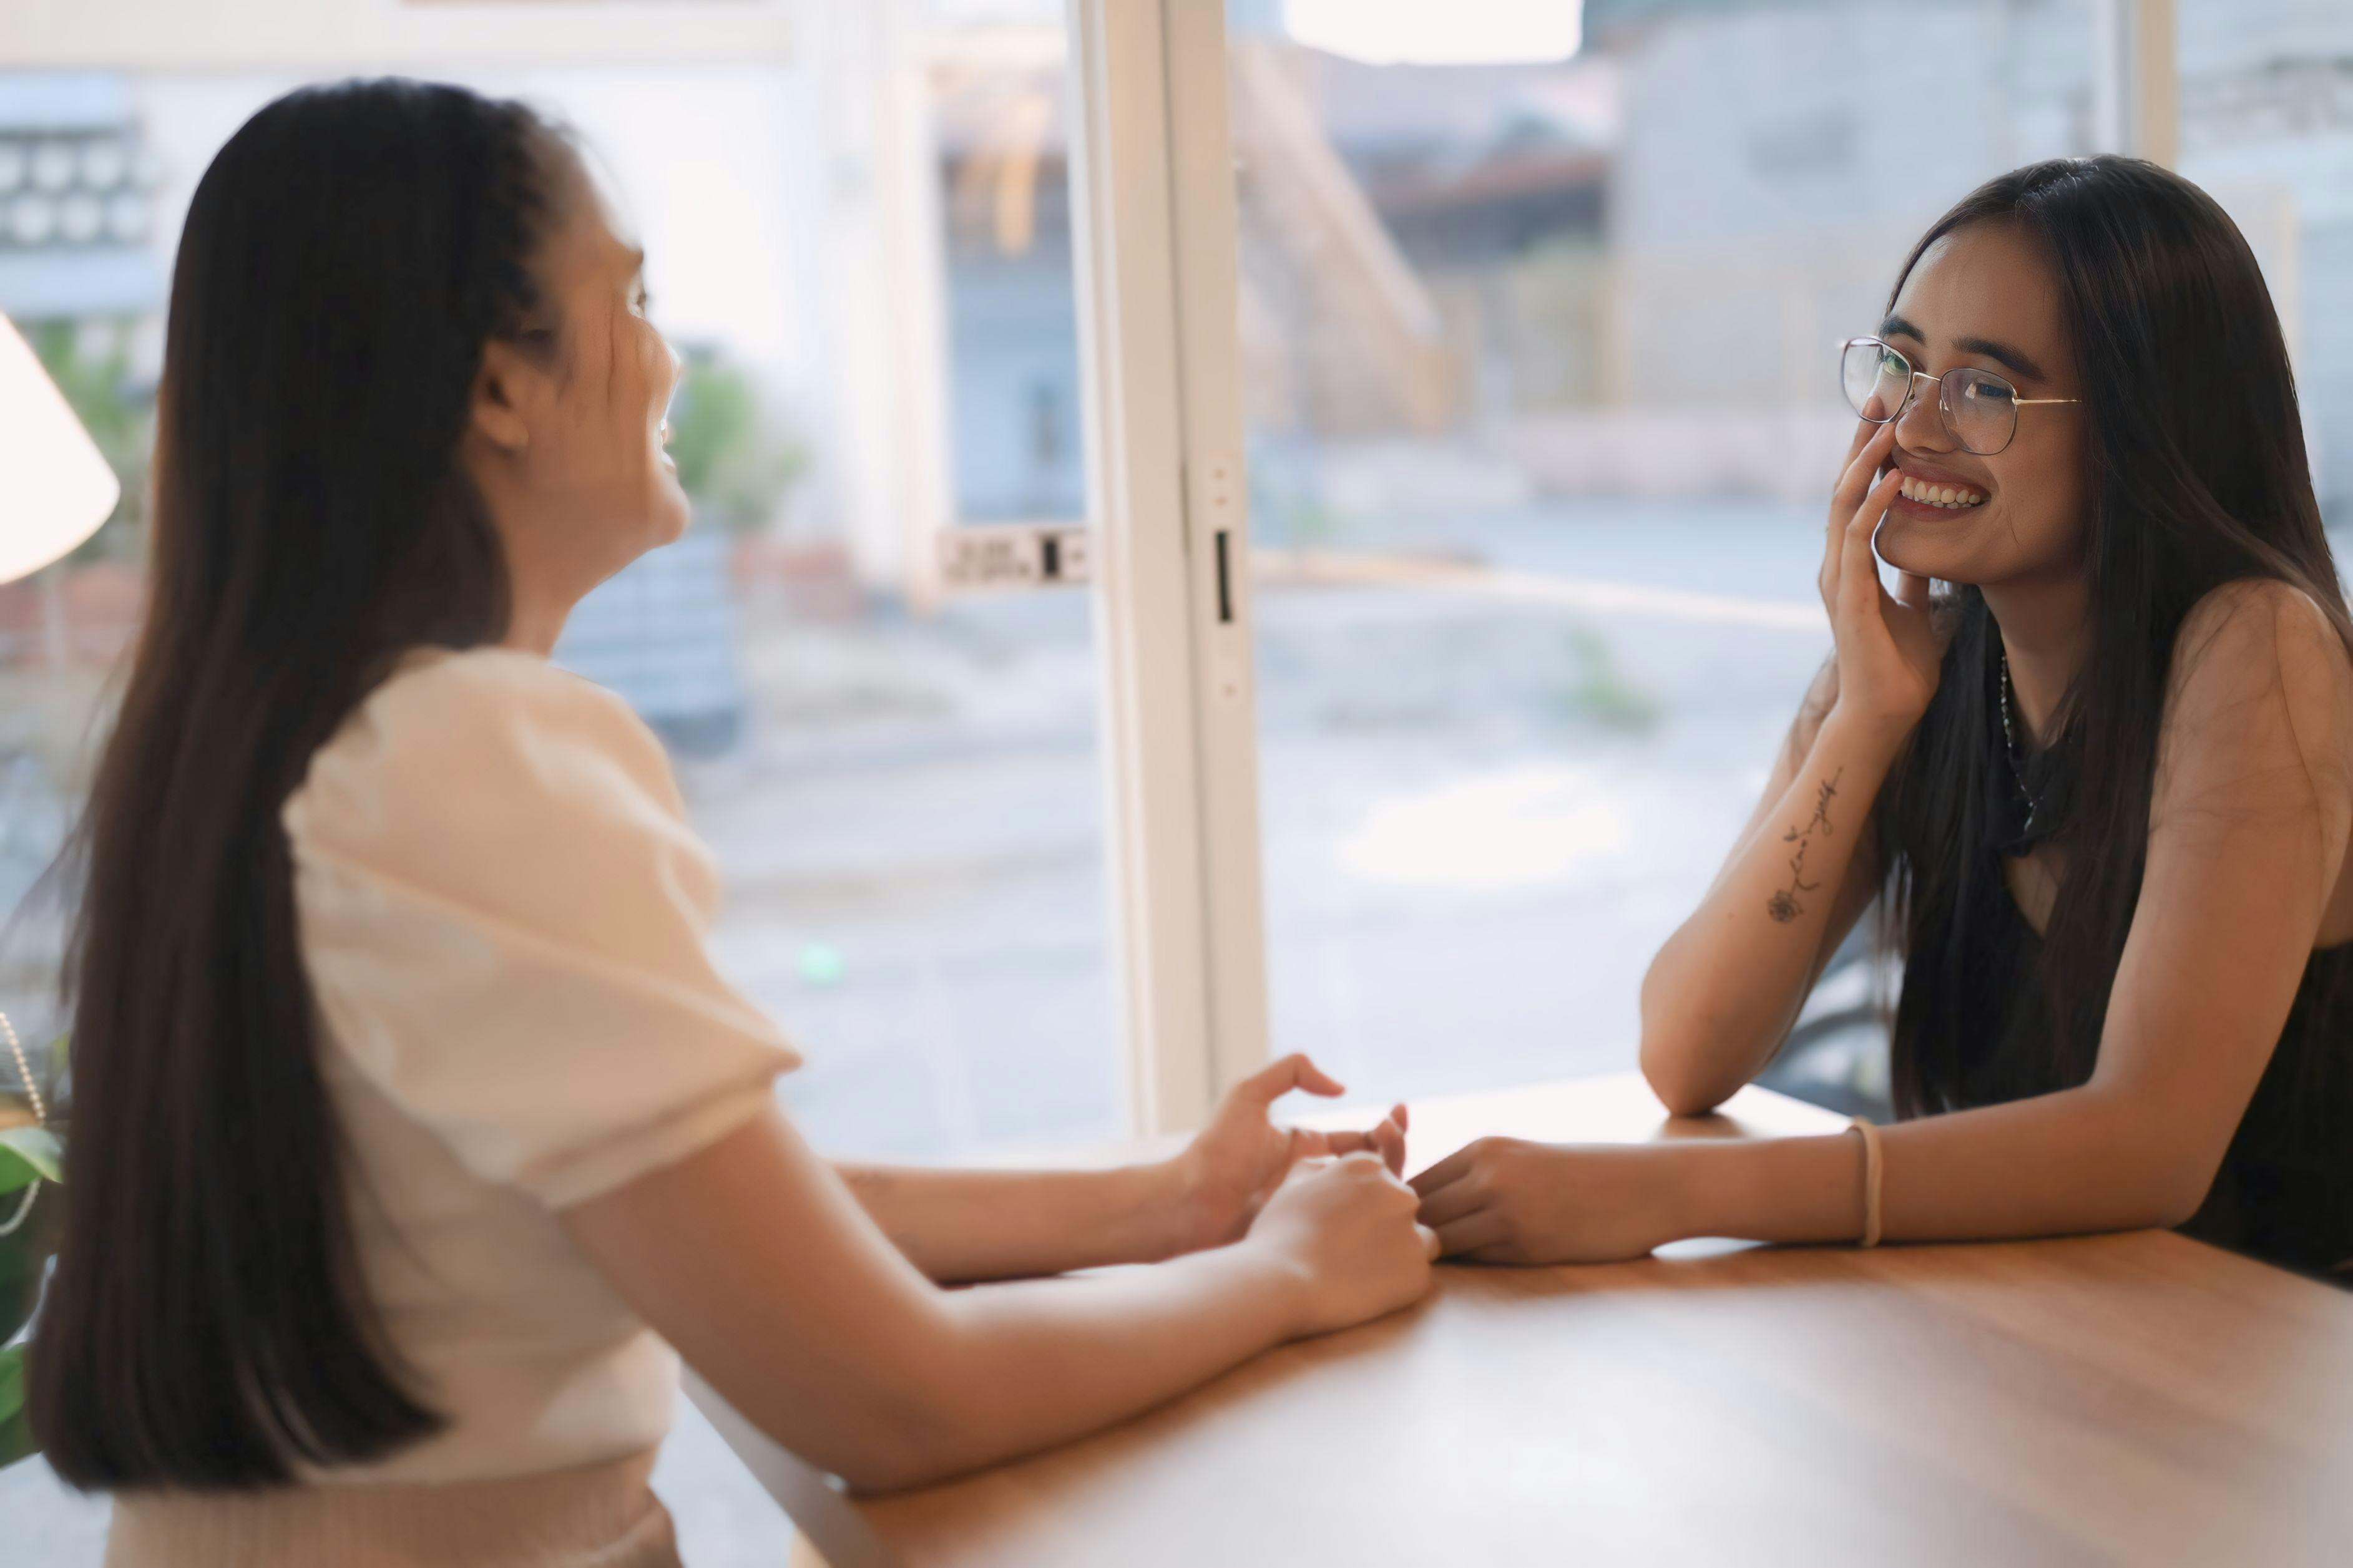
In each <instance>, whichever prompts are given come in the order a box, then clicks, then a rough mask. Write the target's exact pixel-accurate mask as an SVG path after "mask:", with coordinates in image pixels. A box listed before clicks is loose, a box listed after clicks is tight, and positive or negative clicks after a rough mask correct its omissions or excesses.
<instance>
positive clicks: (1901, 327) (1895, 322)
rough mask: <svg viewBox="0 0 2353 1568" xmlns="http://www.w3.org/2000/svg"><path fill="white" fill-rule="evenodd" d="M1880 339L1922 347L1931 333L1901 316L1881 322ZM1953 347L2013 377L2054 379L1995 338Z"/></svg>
mask: <svg viewBox="0 0 2353 1568" xmlns="http://www.w3.org/2000/svg"><path fill="white" fill-rule="evenodd" d="M1879 335H1880V336H1881V337H1883V338H1897V337H1902V338H1910V339H1912V340H1914V341H1915V342H1921V343H1926V342H1927V341H1928V334H1927V333H1926V332H1924V331H1921V330H1920V329H1919V328H1917V327H1915V326H1914V325H1913V324H1912V323H1911V322H1909V321H1905V319H1904V318H1903V317H1901V316H1890V317H1888V318H1887V320H1885V321H1882V322H1880V323H1879ZM1953 346H1954V347H1955V348H1957V349H1958V350H1960V351H1961V353H1965V354H1983V355H1984V356H1985V357H1986V358H1988V359H1989V360H1992V361H1994V362H1996V363H1999V364H2001V365H2003V366H2006V367H2007V368H2008V369H2009V370H2010V373H2011V374H2014V375H2020V376H2023V377H2025V378H2026V379H2027V380H2028V381H2046V380H2048V379H2050V378H2049V377H2047V376H2045V375H2044V374H2042V366H2041V365H2039V364H2036V363H2034V361H2033V360H2032V359H2031V357H2029V356H2028V355H2027V353H2025V351H2024V350H2022V349H2019V348H2015V347H2013V346H2011V345H2010V344H2009V343H2004V342H1995V341H1994V340H1993V339H1991V338H1955V339H1954V340H1953Z"/></svg>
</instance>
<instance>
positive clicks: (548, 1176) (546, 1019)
mask: <svg viewBox="0 0 2353 1568" xmlns="http://www.w3.org/2000/svg"><path fill="white" fill-rule="evenodd" d="M285 823H286V827H287V832H288V835H289V837H290V839H291V842H292V846H293V853H294V865H295V897H296V904H297V908H298V910H299V913H300V919H301V937H302V951H303V956H304V960H305V964H306V967H307V969H308V971H309V973H310V977H311V990H312V992H313V994H314V996H315V998H316V1001H317V1004H318V1006H319V1008H320V1011H321V1014H322V1017H323V1019H324V1020H325V1023H326V1026H327V1030H328V1034H329V1036H330V1037H331V1043H330V1044H328V1046H327V1047H326V1048H332V1049H341V1050H343V1052H345V1053H346V1054H347V1055H348V1056H349V1057H350V1058H351V1059H352V1061H353V1063H355V1064H356V1065H357V1067H358V1068H359V1069H360V1071H361V1072H362V1073H363V1074H364V1075H365V1076H366V1077H367V1078H368V1079H370V1080H371V1081H372V1082H373V1083H375V1085H376V1087H377V1088H378V1089H381V1090H382V1091H383V1092H384V1093H385V1094H386V1095H387V1096H389V1097H390V1098H391V1099H392V1100H393V1101H394V1102H395V1103H396V1104H397V1105H399V1106H400V1107H401V1108H402V1109H403V1110H406V1111H407V1112H408V1113H409V1114H410V1115H412V1116H414V1117H416V1118H417V1120H418V1121H421V1122H423V1123H424V1124H425V1125H426V1126H427V1127H429V1128H430V1129H432V1130H433V1131H435V1132H436V1133H438V1135H439V1136H440V1137H441V1138H443V1139H444V1140H445V1141H446V1142H448V1145H449V1147H450V1148H451V1149H452V1150H453V1151H454V1152H456V1154H457V1156H458V1157H459V1160H460V1161H462V1162H463V1163H465V1164H466V1166H467V1167H468V1168H469V1169H470V1170H471V1171H472V1172H473V1173H475V1174H477V1175H478V1176H480V1177H482V1178H483V1179H485V1180H488V1181H492V1182H498V1183H503V1184H512V1185H515V1186H518V1187H521V1188H522V1189H523V1190H525V1191H527V1192H529V1193H531V1194H534V1195H535V1196H537V1197H538V1198H539V1199H540V1200H541V1201H543V1202H544V1203H546V1204H548V1205H551V1206H556V1207H561V1206H564V1205H569V1204H574V1203H578V1202H580V1201H581V1200H582V1199H584V1198H588V1197H592V1196H594V1195H596V1194H598V1193H602V1192H605V1191H607V1190H609V1189H611V1188H614V1187H617V1186H619V1185H621V1184H625V1183H627V1182H628V1181H630V1180H632V1179H633V1178H635V1177H637V1176H638V1175H641V1174H643V1173H646V1172H649V1171H651V1170H655V1169H657V1168H659V1167H660V1166H662V1165H666V1164H669V1163H673V1162H675V1161H678V1160H681V1159H683V1158H685V1157H686V1156H687V1155H689V1154H691V1153H693V1152H696V1151H697V1150H700V1149H702V1148H703V1147H705V1146H707V1145H708V1144H710V1143H712V1142H716V1141H717V1140H718V1139H720V1138H721V1137H723V1136H724V1135H725V1134H726V1133H728V1132H729V1131H733V1129H734V1128H735V1127H737V1126H738V1125H740V1124H741V1123H742V1122H744V1121H746V1120H748V1119H749V1118H750V1117H751V1116H752V1115H753V1114H754V1112H756V1111H757V1110H759V1109H760V1108H761V1107H762V1106H764V1105H765V1104H766V1103H767V1102H768V1098H769V1096H770V1095H771V1093H772V1092H773V1087H772V1080H773V1079H774V1078H775V1076H776V1074H777V1073H778V1072H780V1071H783V1070H785V1069H786V1068H791V1067H794V1066H796V1065H797V1063H798V1061H799V1058H798V1056H797V1055H796V1054H795V1052H794V1051H793V1049H792V1048H791V1047H789V1046H788V1045H786V1042H785V1040H784V1037H782V1036H781V1035H780V1034H779V1033H778V1032H777V1030H776V1026H775V1025H774V1024H773V1023H771V1022H770V1021H769V1019H768V1018H767V1017H766V1016H765V1015H764V1014H763V1013H762V1012H761V1011H760V1010H759V1008H757V1007H756V1006H754V1005H753V1004H752V1003H750V1002H749V1001H747V1000H746V999H745V998H744V997H743V996H742V995H741V994H738V993H737V992H736V991H735V990H734V988H733V986H731V985H730V984H728V983H727V982H726V981H725V980H723V978H721V976H720V975H719V973H718V972H717V970H716V969H714V968H713V966H712V962H711V956H710V953H709V952H708V950H707V947H706V938H707V937H708V935H709V934H710V929H711V922H712V915H713V912H714V910H715V909H716V905H717V899H718V879H717V877H716V874H715V872H714V869H713V868H712V862H711V858H710V855H709V852H708V851H707V850H705V849H704V847H702V843H701V842H700V841H699V840H698V839H697V838H696V837H695V836H694V834H693V832H692V830H691V828H689V827H688V826H687V824H686V820H685V816H684V812H683V809H682V806H681V802H680V799H679V795H678V790H677V786H676V784H675V783H674V782H673V780H672V778H671V776H670V765H669V762H668V759H667V758H666V757H665V756H664V755H663V753H662V751H661V747H660V743H659V742H657V741H656V740H655V739H654V737H653V736H652V735H651V734H650V733H649V731H647V730H646V729H645V727H644V725H643V724H641V723H640V722H639V721H638V720H637V718H636V716H635V715H634V714H632V713H631V712H630V711H629V710H628V708H627V707H626V706H625V705H623V704H622V703H621V702H620V700H618V699H617V698H615V697H614V696H612V695H611V694H610V693H608V692H606V691H604V690H602V689H598V688H596V687H595V686H592V685H590V684H588V683H587V682H586V681H584V680H580V679H577V678H575V677H574V676H571V675H568V674H565V672H563V671H561V670H558V669H556V668H554V667H553V666H551V665H549V664H547V663H546V662H545V661H544V660H542V659H539V658H534V657H533V656H530V655H527V654H521V653H513V652H508V651H503V650H488V649H478V650H475V651H471V652H468V653H462V654H443V655H427V656H423V657H422V658H417V659H415V660H412V661H411V663H410V664H409V665H408V666H407V667H406V668H404V670H403V671H402V672H401V673H400V674H398V675H396V676H395V677H394V678H393V679H391V680H389V681H387V682H386V683H385V685H384V686H383V687H381V688H379V689H377V690H376V691H375V693H374V694H373V695H371V696H370V697H369V699H368V700H367V701H366V702H365V703H364V704H363V705H362V707H361V708H360V710H358V711H357V712H356V713H355V714H354V715H353V718H352V719H351V720H350V721H348V722H347V723H346V724H345V725H344V727H343V729H342V730H341V731H338V733H337V734H336V735H335V737H334V738H333V739H332V741H331V742H328V744H327V745H326V746H324V747H322V749H321V750H320V752H319V753H318V755H317V756H316V757H315V758H314V759H313V760H312V763H311V770H310V773H309V776H308V777H307V779H306V780H305V781H304V784H303V785H302V787H301V789H300V790H298V791H297V792H296V793H295V795H294V796H293V797H292V799H291V800H290V801H289V803H288V805H287V807H286V813H285Z"/></svg>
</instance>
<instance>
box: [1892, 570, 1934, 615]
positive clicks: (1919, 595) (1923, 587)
mask: <svg viewBox="0 0 2353 1568" xmlns="http://www.w3.org/2000/svg"><path fill="white" fill-rule="evenodd" d="M1895 602H1896V603H1897V604H1899V605H1904V606H1905V608H1907V609H1913V610H1925V609H1926V608H1927V607H1928V579H1926V577H1923V576H1922V575H1920V574H1919V573H1917V572H1898V573H1897V574H1895Z"/></svg>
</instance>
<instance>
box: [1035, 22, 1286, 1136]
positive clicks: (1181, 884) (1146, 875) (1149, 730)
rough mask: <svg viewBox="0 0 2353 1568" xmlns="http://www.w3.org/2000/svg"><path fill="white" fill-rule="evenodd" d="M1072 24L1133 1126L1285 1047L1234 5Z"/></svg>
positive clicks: (1091, 452)
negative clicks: (1276, 940)
mask: <svg viewBox="0 0 2353 1568" xmlns="http://www.w3.org/2000/svg"><path fill="white" fill-rule="evenodd" d="M1069 19H1070V46H1071V95H1072V104H1073V112H1072V115H1071V121H1072V126H1073V132H1072V135H1071V209H1072V220H1073V221H1072V233H1073V251H1074V254H1075V259H1076V263H1077V275H1078V312H1079V358H1080V366H1081V377H1082V386H1083V388H1084V404H1085V416H1084V419H1085V426H1086V440H1087V454H1088V464H1087V468H1088V479H1087V482H1088V488H1089V506H1088V510H1089V512H1090V513H1091V515H1092V519H1093V521H1094V525H1095V528H1096V530H1097V533H1098V538H1097V540H1096V542H1095V549H1094V561H1093V571H1094V584H1095V586H1094V592H1095V605H1096V627H1097V636H1096V643H1097V648H1098V658H1099V659H1100V661H1101V666H1102V671H1103V679H1102V683H1101V686H1102V697H1101V701H1102V704H1103V709H1102V711H1103V752H1104V776H1105V781H1106V791H1107V795H1108V797H1109V800H1108V809H1107V810H1106V812H1105V819H1106V821H1107V823H1108V824H1109V834H1108V837H1109V859H1110V862H1111V868H1112V880H1113V899H1112V908H1113V921H1114V924H1115V926H1116V936H1115V941H1114V948H1115V950H1116V952H1118V954H1119V971H1118V983H1119V992H1120V995H1121V1015H1122V1023H1123V1026H1124V1037H1125V1044H1126V1047H1127V1055H1128V1061H1129V1067H1130V1073H1129V1080H1130V1084H1131V1101H1132V1104H1133V1107H1134V1123H1135V1125H1136V1127H1137V1129H1138V1130H1139V1131H1147V1132H1161V1131H1176V1130H1179V1129H1184V1128H1189V1127H1195V1126H1198V1125H1199V1124H1200V1123H1201V1122H1202V1121H1205V1120H1206V1119H1207V1117H1208V1113H1209V1110H1210V1108H1211V1107H1212V1106H1213V1105H1215V1103H1216V1101H1217V1099H1218V1097H1219V1094H1221V1093H1222V1092H1223V1091H1224V1090H1225V1089H1227V1088H1229V1086H1230V1085H1231V1084H1232V1083H1233V1082H1234V1081H1235V1080H1236V1079H1239V1078H1240V1077H1242V1076H1244V1075H1246V1074H1247V1073H1249V1072H1250V1071H1251V1070H1253V1069H1254V1068H1256V1067H1258V1066H1259V1065H1260V1064H1261V1063H1262V1062H1264V1060H1265V1059H1266V1054H1267V1025H1266V981H1265V963H1266V944H1265V938H1264V914H1263V909H1262V905H1261V880H1260V869H1259V825H1258V765H1257V746H1258V736H1257V720H1256V700H1255V693H1254V678H1253V672H1252V661H1251V650H1250V603H1249V595H1250V574H1249V571H1248V569H1247V562H1246V560H1245V556H1244V542H1245V540H1246V538H1247V529H1248V504H1247V493H1246V490H1245V489H1244V470H1243V464H1242V452H1241V409H1240V396H1239V391H1240V365H1239V357H1240V341H1239V337H1238V333H1237V328H1236V324H1235V323H1236V316H1235V308H1236V307H1235V299H1236V289H1237V283H1236V279H1235V268H1236V258H1235V250H1234V236H1235V220H1234V190H1233V172H1232V163H1231V160H1230V156H1229V152H1228V146H1229V143H1228V139H1227V135H1226V115H1225V90H1226V86H1225V83H1226V78H1225V16H1224V7H1223V5H1220V4H1218V3H1217V0H1208V3H1200V0H1070V9H1069ZM1176 100H1183V107H1184V114H1183V116H1182V119H1183V122H1184V125H1185V130H1186V134H1185V135H1184V136H1182V137H1179V136H1178V135H1177V134H1176V128H1177V122H1178V120H1179V115H1178V114H1177V112H1176V106H1177V105H1176Z"/></svg>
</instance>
